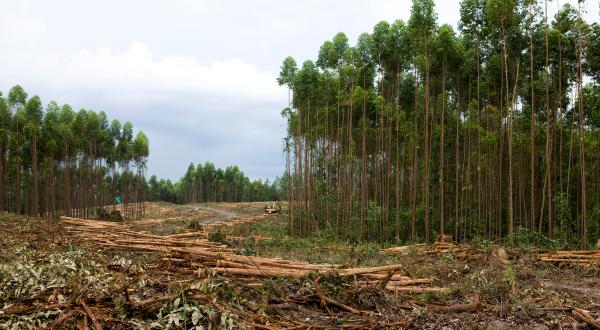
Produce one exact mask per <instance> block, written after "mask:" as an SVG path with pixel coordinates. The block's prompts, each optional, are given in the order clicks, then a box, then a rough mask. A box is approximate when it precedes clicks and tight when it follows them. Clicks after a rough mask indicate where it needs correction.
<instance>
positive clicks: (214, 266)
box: [61, 217, 448, 293]
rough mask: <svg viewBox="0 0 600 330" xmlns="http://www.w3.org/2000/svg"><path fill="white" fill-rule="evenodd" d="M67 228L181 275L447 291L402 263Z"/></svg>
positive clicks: (85, 226) (119, 229)
mask: <svg viewBox="0 0 600 330" xmlns="http://www.w3.org/2000/svg"><path fill="white" fill-rule="evenodd" d="M61 220H62V222H63V224H64V228H66V230H67V231H68V232H70V233H72V234H76V235H78V236H79V237H82V238H84V239H85V240H86V241H88V242H93V243H95V244H97V245H100V246H102V247H104V248H105V249H115V250H127V251H141V252H156V253H162V254H163V260H164V261H166V262H169V263H170V264H171V265H174V266H175V269H176V270H177V271H178V272H180V273H189V274H196V276H199V277H204V276H208V275H216V274H219V275H222V276H227V277H243V278H251V279H255V280H257V281H258V279H259V278H264V277H279V276H282V277H300V276H304V275H308V274H309V273H319V274H329V273H337V274H339V275H340V276H343V277H351V278H352V279H354V281H355V282H356V283H357V284H359V285H364V286H379V287H381V288H385V289H387V290H388V291H391V292H413V293H426V292H436V293H437V292H447V291H448V290H447V289H446V288H441V287H429V286H426V285H429V284H431V283H432V282H433V281H432V279H430V278H412V277H410V276H406V275H403V274H401V272H404V271H403V267H402V266H401V265H387V266H379V267H367V268H345V267H340V266H337V265H329V264H309V263H307V262H301V261H294V260H284V259H281V258H264V257H258V256H242V255H236V254H235V253H234V251H233V250H232V249H231V248H229V247H228V246H226V245H223V244H220V243H215V242H211V241H208V240H207V239H205V238H197V237H193V235H192V234H177V235H167V236H159V235H152V234H147V233H140V232H136V231H134V230H131V228H130V227H129V226H128V225H127V224H122V223H114V222H106V221H94V220H84V219H78V218H70V217H62V218H61Z"/></svg>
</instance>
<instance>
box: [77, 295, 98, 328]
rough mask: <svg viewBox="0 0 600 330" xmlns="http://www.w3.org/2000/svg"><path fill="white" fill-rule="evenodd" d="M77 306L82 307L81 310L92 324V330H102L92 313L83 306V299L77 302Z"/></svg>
mask: <svg viewBox="0 0 600 330" xmlns="http://www.w3.org/2000/svg"><path fill="white" fill-rule="evenodd" d="M79 304H80V305H81V307H83V310H84V311H85V314H87V317H88V318H89V319H90V321H92V323H93V324H94V328H95V329H96V330H102V327H101V326H100V323H99V322H98V320H97V319H96V317H95V316H94V313H92V310H91V309H90V308H89V307H88V306H87V305H86V304H85V302H84V301H83V299H80V300H79Z"/></svg>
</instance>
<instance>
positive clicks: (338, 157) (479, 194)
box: [278, 0, 600, 248]
mask: <svg viewBox="0 0 600 330" xmlns="http://www.w3.org/2000/svg"><path fill="white" fill-rule="evenodd" d="M578 3H579V5H578V6H579V7H578V8H575V7H573V6H571V5H568V4H565V5H563V6H562V7H561V8H560V10H559V12H558V13H557V14H556V15H555V16H554V17H553V18H549V17H548V14H547V13H548V10H547V8H548V3H547V1H545V2H541V1H536V0H527V1H526V0H463V1H462V2H461V4H460V15H461V17H460V22H459V24H458V25H459V31H455V30H454V29H453V28H452V27H451V26H450V25H447V24H444V25H441V26H440V25H438V23H437V14H436V11H435V8H434V2H433V0H413V5H412V12H411V16H410V19H409V20H408V22H404V21H402V20H397V21H395V22H393V23H391V24H390V23H388V22H380V23H378V24H377V25H376V26H375V27H374V29H373V31H372V32H371V33H363V34H361V35H360V36H359V38H358V41H357V43H356V45H355V46H350V45H349V43H348V39H347V37H346V36H345V35H344V34H343V33H339V34H337V35H336V36H335V37H334V38H333V39H332V40H330V41H325V42H324V43H323V45H322V46H321V48H320V50H319V53H318V57H317V59H316V61H310V60H308V61H305V62H304V63H302V66H301V67H300V68H298V67H297V64H296V61H295V60H294V59H293V58H291V57H288V58H286V59H285V60H284V62H283V65H282V67H281V73H280V77H279V79H278V82H279V84H280V85H285V86H287V87H289V89H290V92H291V98H290V106H289V107H288V108H287V109H285V110H284V111H283V115H284V117H285V118H287V121H288V137H287V139H286V150H287V154H288V166H287V172H288V173H289V175H290V176H291V177H293V180H290V181H289V184H290V187H289V188H290V189H289V192H290V200H291V201H292V203H291V212H290V216H289V231H290V233H292V234H295V235H308V234H310V233H314V232H317V231H324V230H329V231H331V232H332V234H334V235H335V236H336V237H338V238H340V239H353V240H379V241H394V240H395V241H425V242H431V241H432V240H434V239H435V238H436V236H437V235H438V234H449V235H452V236H454V239H456V240H458V241H464V240H469V239H475V238H481V239H488V240H495V241H499V240H501V239H506V240H507V241H509V242H512V240H513V237H514V233H515V232H516V230H517V229H519V228H524V229H526V230H528V231H529V232H530V233H535V234H541V235H544V236H547V237H551V238H558V239H563V240H564V241H566V242H572V243H574V244H579V246H580V247H581V248H586V247H588V246H589V245H590V241H591V240H593V242H595V240H596V239H598V238H599V236H600V85H599V84H600V25H598V23H597V22H594V23H593V24H589V23H588V22H585V21H584V20H583V19H582V18H581V17H582V10H583V9H582V8H583V7H584V6H585V3H584V1H579V2H578ZM584 81H585V82H589V83H586V84H584ZM520 232H521V231H520Z"/></svg>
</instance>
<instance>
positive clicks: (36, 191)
mask: <svg viewBox="0 0 600 330" xmlns="http://www.w3.org/2000/svg"><path fill="white" fill-rule="evenodd" d="M31 172H32V174H33V196H32V198H31V201H32V206H33V207H32V209H31V213H32V215H33V216H36V217H37V216H39V208H38V207H39V201H38V198H39V181H38V180H39V178H38V170H37V131H36V130H35V129H34V131H33V136H32V138H31Z"/></svg>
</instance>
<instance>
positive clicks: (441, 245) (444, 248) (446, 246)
mask: <svg viewBox="0 0 600 330" xmlns="http://www.w3.org/2000/svg"><path fill="white" fill-rule="evenodd" d="M464 247H465V246H459V245H457V244H454V243H451V242H435V243H433V244H432V245H430V246H427V244H413V245H404V246H395V247H391V248H387V249H383V250H382V251H383V252H385V253H387V254H397V253H402V252H410V251H414V252H424V253H428V254H434V253H446V252H449V251H450V250H459V249H462V248H464Z"/></svg>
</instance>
